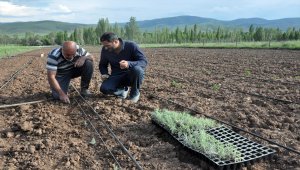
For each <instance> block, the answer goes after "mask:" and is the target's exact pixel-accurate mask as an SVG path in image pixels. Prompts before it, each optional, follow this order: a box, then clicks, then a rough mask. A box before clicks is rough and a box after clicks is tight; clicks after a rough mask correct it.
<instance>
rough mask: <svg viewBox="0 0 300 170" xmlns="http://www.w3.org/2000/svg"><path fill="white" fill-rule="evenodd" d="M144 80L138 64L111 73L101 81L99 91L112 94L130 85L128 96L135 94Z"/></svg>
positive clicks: (142, 71)
mask: <svg viewBox="0 0 300 170" xmlns="http://www.w3.org/2000/svg"><path fill="white" fill-rule="evenodd" d="M143 80H144V70H143V69H142V67H140V66H135V67H133V68H130V69H129V70H128V71H127V72H123V73H120V74H117V75H111V76H109V78H108V79H107V80H105V81H103V82H102V84H101V87H100V91H101V92H102V93H104V94H114V92H116V91H117V90H118V89H122V88H126V87H127V86H131V91H130V96H131V97H132V96H136V95H137V94H138V93H139V89H140V87H141V85H142V82H143Z"/></svg>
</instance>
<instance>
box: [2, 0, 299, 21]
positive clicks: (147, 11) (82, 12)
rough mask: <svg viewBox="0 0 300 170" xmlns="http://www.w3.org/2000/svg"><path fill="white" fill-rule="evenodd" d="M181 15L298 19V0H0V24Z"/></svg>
mask: <svg viewBox="0 0 300 170" xmlns="http://www.w3.org/2000/svg"><path fill="white" fill-rule="evenodd" d="M180 15H190V16H198V17H206V18H214V19H219V20H234V19H238V18H257V17H259V18H264V19H269V20H271V19H281V18H293V17H300V0H0V23H1V22H17V21H22V22H26V21H41V20H55V21H63V22H70V23H83V24H97V22H98V21H99V19H100V18H108V20H109V22H110V23H115V22H118V23H122V22H128V21H129V19H130V17H135V18H136V20H137V21H143V20H151V19H158V18H165V17H174V16H180Z"/></svg>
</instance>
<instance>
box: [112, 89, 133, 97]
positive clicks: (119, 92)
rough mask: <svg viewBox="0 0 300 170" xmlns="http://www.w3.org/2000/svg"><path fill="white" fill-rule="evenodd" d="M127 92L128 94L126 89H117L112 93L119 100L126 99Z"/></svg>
mask: <svg viewBox="0 0 300 170" xmlns="http://www.w3.org/2000/svg"><path fill="white" fill-rule="evenodd" d="M128 92H129V90H128V88H125V89H118V90H117V91H116V92H114V94H115V95H116V96H118V97H119V98H121V99H126V98H127V95H128Z"/></svg>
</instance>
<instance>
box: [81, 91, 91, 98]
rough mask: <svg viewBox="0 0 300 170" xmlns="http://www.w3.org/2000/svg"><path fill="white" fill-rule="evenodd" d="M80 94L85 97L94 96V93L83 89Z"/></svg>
mask: <svg viewBox="0 0 300 170" xmlns="http://www.w3.org/2000/svg"><path fill="white" fill-rule="evenodd" d="M80 94H81V96H83V97H90V96H91V95H92V93H91V92H90V91H89V90H88V89H81V91H80Z"/></svg>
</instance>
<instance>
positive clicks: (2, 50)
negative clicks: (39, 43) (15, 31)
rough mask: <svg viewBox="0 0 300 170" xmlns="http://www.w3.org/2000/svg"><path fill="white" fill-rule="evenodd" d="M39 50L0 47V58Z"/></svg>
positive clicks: (10, 46)
mask: <svg viewBox="0 0 300 170" xmlns="http://www.w3.org/2000/svg"><path fill="white" fill-rule="evenodd" d="M39 48H40V47H34V46H18V45H0V58H2V57H9V56H14V55H17V54H20V53H24V52H28V51H31V50H35V49H39Z"/></svg>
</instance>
